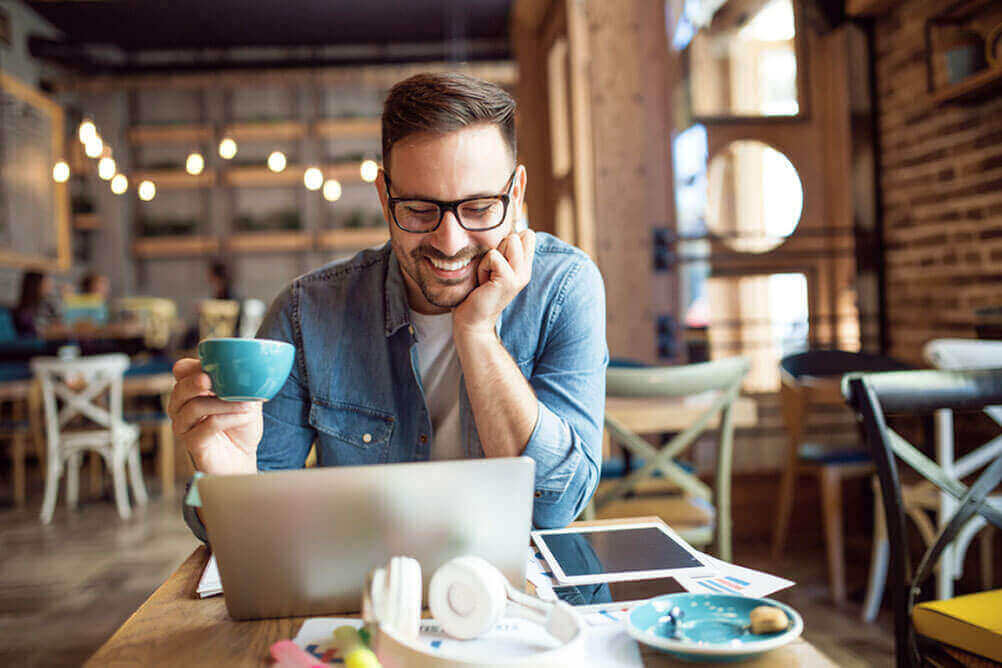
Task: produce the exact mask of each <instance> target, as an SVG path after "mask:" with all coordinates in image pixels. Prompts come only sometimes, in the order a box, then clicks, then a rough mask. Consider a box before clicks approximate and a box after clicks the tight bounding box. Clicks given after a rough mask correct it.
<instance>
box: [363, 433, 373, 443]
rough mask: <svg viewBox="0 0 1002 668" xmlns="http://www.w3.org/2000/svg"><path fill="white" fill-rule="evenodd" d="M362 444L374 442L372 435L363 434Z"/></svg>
mask: <svg viewBox="0 0 1002 668" xmlns="http://www.w3.org/2000/svg"><path fill="white" fill-rule="evenodd" d="M362 442H363V443H370V442H372V434H362Z"/></svg>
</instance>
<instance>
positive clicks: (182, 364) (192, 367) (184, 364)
mask: <svg viewBox="0 0 1002 668" xmlns="http://www.w3.org/2000/svg"><path fill="white" fill-rule="evenodd" d="M201 370H202V363H201V362H200V361H198V360H197V359H195V358H193V357H184V358H182V359H179V360H178V361H177V362H175V363H174V369H173V371H174V378H176V379H177V380H181V379H182V378H184V377H185V376H190V375H191V374H193V373H198V372H200V371H201Z"/></svg>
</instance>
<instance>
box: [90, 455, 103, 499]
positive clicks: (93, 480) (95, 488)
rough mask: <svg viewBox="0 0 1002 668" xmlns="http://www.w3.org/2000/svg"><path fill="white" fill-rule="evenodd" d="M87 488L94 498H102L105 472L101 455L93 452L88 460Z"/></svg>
mask: <svg viewBox="0 0 1002 668" xmlns="http://www.w3.org/2000/svg"><path fill="white" fill-rule="evenodd" d="M87 487H88V490H89V491H90V495H91V496H92V497H95V496H100V495H101V491H102V489H103V488H104V470H103V469H102V466H101V455H99V454H98V453H96V452H91V453H90V456H89V457H88V458H87Z"/></svg>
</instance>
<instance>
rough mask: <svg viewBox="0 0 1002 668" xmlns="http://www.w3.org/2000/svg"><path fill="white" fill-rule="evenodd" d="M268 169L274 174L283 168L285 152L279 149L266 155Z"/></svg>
mask: <svg viewBox="0 0 1002 668" xmlns="http://www.w3.org/2000/svg"><path fill="white" fill-rule="evenodd" d="M268 169H270V170H271V171H273V172H275V173H276V174H277V173H279V172H281V171H282V170H283V169H285V154H284V153H282V152H281V151H272V153H271V155H269V156H268Z"/></svg>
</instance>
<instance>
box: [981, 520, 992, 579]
mask: <svg viewBox="0 0 1002 668" xmlns="http://www.w3.org/2000/svg"><path fill="white" fill-rule="evenodd" d="M994 538H995V529H994V528H993V527H992V526H990V525H989V526H986V527H985V528H984V529H982V530H981V535H980V536H979V537H978V548H979V550H980V555H978V556H979V557H980V561H981V587H982V588H983V589H991V588H992V587H994V586H995V568H994V566H995V564H994V563H993V561H992V560H993V554H994V550H993V549H992V547H993V539H994Z"/></svg>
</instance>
